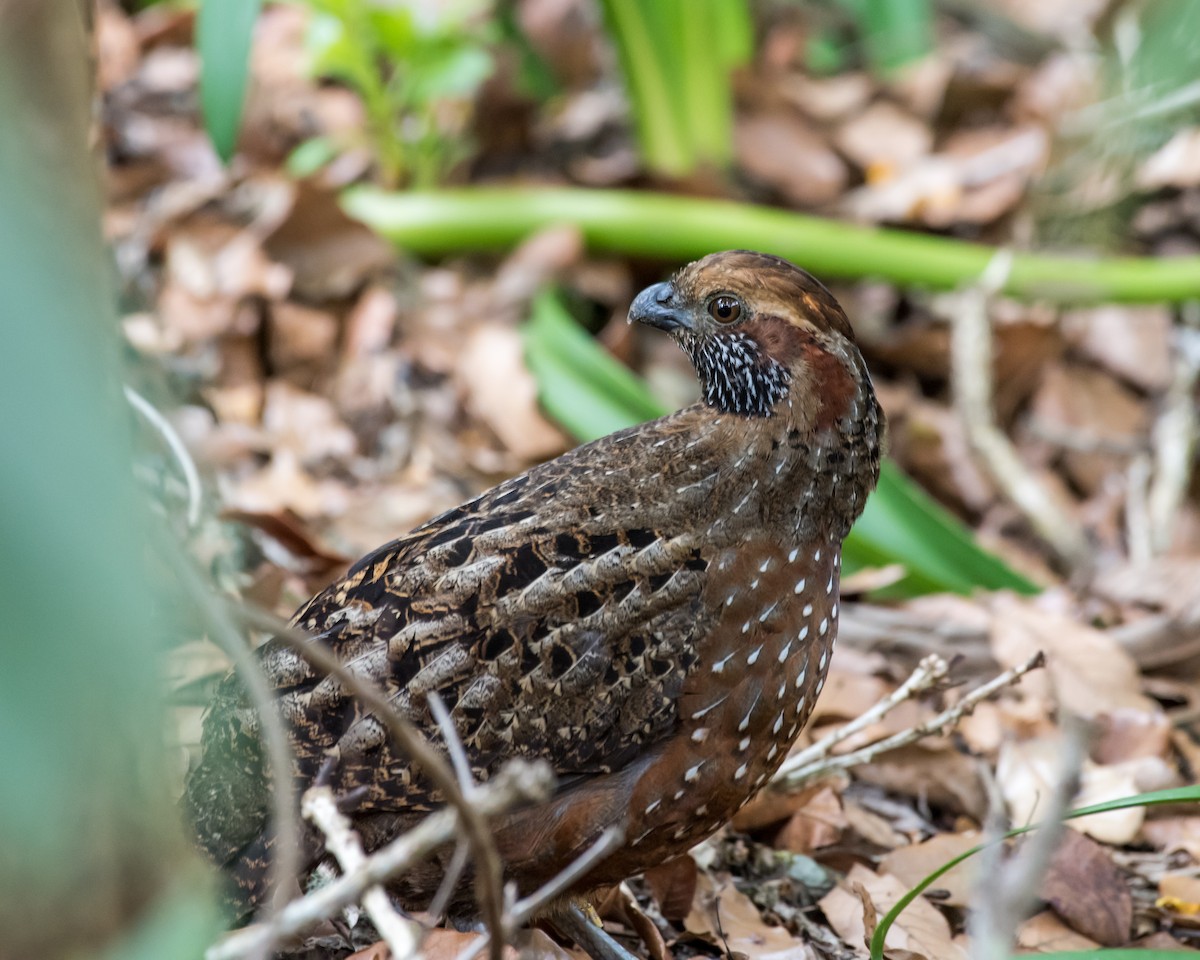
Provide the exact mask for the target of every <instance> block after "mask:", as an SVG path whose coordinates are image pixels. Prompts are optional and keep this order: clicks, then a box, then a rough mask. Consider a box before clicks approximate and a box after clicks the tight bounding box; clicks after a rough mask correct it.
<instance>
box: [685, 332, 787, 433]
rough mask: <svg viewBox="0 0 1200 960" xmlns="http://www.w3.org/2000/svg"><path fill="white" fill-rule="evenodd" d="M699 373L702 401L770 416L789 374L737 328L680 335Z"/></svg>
mask: <svg viewBox="0 0 1200 960" xmlns="http://www.w3.org/2000/svg"><path fill="white" fill-rule="evenodd" d="M679 343H680V346H682V347H683V349H684V350H686V351H687V353H688V356H690V357H691V359H692V365H693V366H694V367H695V368H696V373H697V374H698V375H699V377H700V384H701V387H702V391H703V394H704V402H705V403H707V404H708V405H709V406H710V407H715V408H716V409H718V410H720V411H722V412H724V413H736V414H739V415H741V416H744V417H769V416H771V414H772V412H773V409H774V407H775V404H777V403H778V402H779V401H780V400H782V399H783V398H784V397H786V396H787V392H788V387H789V386H790V384H791V382H792V375H791V373H790V371H789V370H788V368H787V367H785V366H784V365H783V364H781V363H779V361H777V360H775V359H774V358H772V357H770V356H768V355H767V354H765V353H763V351H762V349H761V348H760V347H759V345H758V342H757V341H756V340H755V339H754V338H753V337H750V336H747V335H746V334H744V333H741V332H740V331H736V330H734V331H730V332H729V333H719V334H716V335H714V336H707V337H697V336H695V335H694V334H691V333H683V334H680V336H679Z"/></svg>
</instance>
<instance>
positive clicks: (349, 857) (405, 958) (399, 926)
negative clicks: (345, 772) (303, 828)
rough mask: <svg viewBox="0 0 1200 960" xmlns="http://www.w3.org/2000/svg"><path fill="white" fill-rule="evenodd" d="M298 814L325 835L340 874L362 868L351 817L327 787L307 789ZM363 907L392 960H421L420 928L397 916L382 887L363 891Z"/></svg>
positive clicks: (360, 854) (360, 843)
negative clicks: (384, 942)
mask: <svg viewBox="0 0 1200 960" xmlns="http://www.w3.org/2000/svg"><path fill="white" fill-rule="evenodd" d="M300 812H301V814H303V816H304V817H305V819H307V820H311V821H312V822H313V823H314V824H315V825H316V827H317V829H319V830H320V831H321V833H323V834H324V835H325V849H326V850H328V851H329V852H330V853H332V854H333V855H334V857H335V858H336V859H337V862H338V864H339V865H340V866H341V868H342V872H343V873H353V872H354V871H355V870H360V869H362V865H363V863H364V862H365V861H366V859H367V855H366V854H365V853H364V852H363V848H362V841H361V840H360V839H359V837H358V834H357V833H355V832H354V829H353V828H352V827H351V826H350V818H349V817H347V816H346V815H345V814H344V813H342V811H341V810H339V809H338V805H337V800H336V799H335V798H334V796H333V791H332V790H331V789H330V788H329V787H326V786H319V787H309V789H308V790H306V791H305V792H304V797H303V798H302V799H301V801H300ZM362 905H363V909H364V910H366V912H367V915H368V916H369V917H370V918H371V922H372V923H374V924H375V929H376V930H378V931H379V935H380V936H381V937H383V939H384V940H385V941H386V942H387V945H388V946H389V947H390V948H391V951H392V957H393V958H395V960H420V957H421V937H422V930H421V925H420V924H419V923H417V922H416V921H415V920H409V919H407V918H405V917H402V916H401V915H400V914H399V913H397V912H396V908H395V907H393V906H392V901H391V900H390V899H389V898H388V895H387V891H385V890H384V889H383V887H381V886H379V885H375V886H373V887H368V888H367V889H366V890H365V891H363V895H362Z"/></svg>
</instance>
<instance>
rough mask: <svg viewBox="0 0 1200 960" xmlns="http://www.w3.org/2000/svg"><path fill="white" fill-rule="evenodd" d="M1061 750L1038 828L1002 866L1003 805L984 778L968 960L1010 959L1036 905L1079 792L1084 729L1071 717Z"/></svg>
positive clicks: (1066, 719)
mask: <svg viewBox="0 0 1200 960" xmlns="http://www.w3.org/2000/svg"><path fill="white" fill-rule="evenodd" d="M1062 727H1063V740H1064V742H1063V749H1062V752H1061V754H1060V755H1059V765H1058V770H1057V772H1056V777H1055V781H1054V785H1053V789H1052V790H1051V792H1050V796H1049V797H1048V798H1047V803H1046V809H1045V811H1044V812H1043V813H1042V815H1041V817H1040V819H1041V824H1042V825H1041V826H1040V827H1039V828H1038V829H1037V830H1036V831H1034V832H1033V833H1032V834H1028V835H1026V838H1025V841H1024V842H1023V843H1022V844H1021V849H1020V852H1019V853H1018V854H1017V855H1015V856H1014V857H1012V858H1011V859H1010V860H1009V861H1008V863H1007V864H1002V863H1001V852H1002V850H1003V844H1001V843H1000V842H999V840H1000V838H1001V837H1002V836H1003V834H1004V827H1005V825H1006V820H1005V817H1004V802H1003V800H1002V799H1001V798H1000V796H999V790H998V789H997V787H996V783H995V781H994V779H993V778H991V777H990V776H987V777H985V783H987V785H988V792H989V795H990V797H991V814H990V816H989V827H988V831H987V832H988V833H989V834H990V836H991V841H990V842H989V843H988V844H987V846H986V847H985V849H984V851H983V854H982V858H983V859H982V862H981V864H980V870H979V876H980V877H983V878H986V879H985V880H984V881H983V882H984V883H986V885H987V887H986V890H983V891H981V894H982V895H981V896H978V897H976V898H975V902H976V903H977V904H978V907H977V908H976V909H975V910H974V911H972V913H971V917H970V919H969V921H968V928H969V929H970V932H971V941H970V944H971V945H970V956H971V960H1008V958H1009V957H1010V956H1011V953H1012V946H1013V943H1014V941H1015V940H1016V935H1017V929H1018V927H1019V926H1020V924H1021V922H1022V921H1023V920H1024V919H1025V918H1026V917H1027V916H1028V915H1029V914H1030V912H1031V910H1032V907H1033V905H1034V904H1035V903H1036V902H1037V896H1038V890H1039V889H1041V885H1042V877H1044V876H1045V875H1046V870H1047V869H1048V868H1049V865H1050V858H1051V857H1052V856H1053V854H1054V850H1055V848H1056V847H1057V846H1058V839H1059V837H1060V836H1062V831H1063V830H1064V829H1065V826H1064V823H1063V819H1062V816H1063V813H1065V812H1066V809H1067V804H1069V803H1070V801H1071V798H1072V797H1073V796H1074V795H1075V793H1076V791H1077V790H1078V788H1079V772H1080V770H1082V769H1083V761H1084V758H1085V757H1086V749H1085V747H1086V744H1087V730H1086V727H1085V726H1084V724H1083V723H1081V722H1080V721H1079V720H1078V719H1076V718H1073V717H1064V718H1063V724H1062Z"/></svg>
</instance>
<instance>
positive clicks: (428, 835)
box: [205, 760, 554, 960]
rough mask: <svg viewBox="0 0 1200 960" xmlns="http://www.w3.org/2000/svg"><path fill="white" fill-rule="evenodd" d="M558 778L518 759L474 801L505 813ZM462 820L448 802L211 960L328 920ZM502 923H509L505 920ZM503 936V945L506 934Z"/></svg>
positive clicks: (240, 957) (487, 810)
mask: <svg viewBox="0 0 1200 960" xmlns="http://www.w3.org/2000/svg"><path fill="white" fill-rule="evenodd" d="M553 782H554V778H553V775H552V773H551V771H550V768H549V766H548V765H546V764H545V763H540V762H539V763H529V762H527V761H524V760H512V761H509V762H508V763H507V764H505V765H504V766H503V767H502V768H501V769H500V771H499V773H497V774H496V776H495V777H494V778H493V779H492V780H491V781H489V782H488V783H486V784H484V785H483V786H482V787H480V788H479V790H478V792H477V793H476V796H475V798H474V800H473V801H472V807H473V810H474V812H475V814H476V815H477V816H478V817H480V818H485V817H489V816H493V815H495V814H498V813H503V812H505V811H507V810H511V809H512V808H513V807H515V806H518V805H520V804H524V803H535V802H538V801H541V800H544V799H546V797H547V796H549V794H550V790H551V788H552V785H553ZM462 826H463V818H462V815H461V811H460V810H459V809H457V808H454V807H447V808H445V809H443V810H439V811H437V812H436V813H431V814H430V815H429V816H428V817H426V818H425V819H424V820H422V821H421V822H420V823H419V824H417V825H416V826H415V827H413V828H412V829H411V830H409V831H407V832H406V833H404V834H402V835H401V836H399V837H397V838H396V839H395V840H393V841H392V842H391V843H389V844H388V845H387V846H385V847H382V848H380V849H379V850H377V851H375V852H374V853H372V854H371V855H370V856H368V857H367V858H366V859H365V860H363V861H362V863H361V864H359V866H358V868H357V869H356V870H354V871H353V872H352V873H346V874H343V875H342V876H340V877H337V878H336V879H334V880H332V881H331V882H330V883H328V884H327V885H325V886H323V887H321V888H320V889H318V890H314V891H313V892H312V893H310V894H308V895H306V896H304V897H301V898H299V899H297V900H293V901H292V902H291V903H289V904H287V905H286V906H285V907H283V909H281V910H280V911H279V913H278V914H277V915H276V916H275V917H273V918H272V919H271V920H270V921H269V922H266V923H256V924H253V925H252V926H249V927H245V928H244V929H242V930H239V931H237V932H236V933H233V934H231V935H230V936H228V937H226V938H225V939H224V940H222V941H221V942H220V943H218V944H217V945H215V946H213V947H211V948H210V949H209V950H208V952H207V953H206V954H205V958H206V960H244V958H246V957H250V956H253V955H255V954H256V953H257V952H258V951H260V950H261V949H262V947H263V946H264V945H265V944H271V943H275V942H276V941H278V940H279V938H281V937H286V936H291V935H294V934H298V933H302V932H303V931H305V930H308V929H309V928H311V927H312V926H314V925H315V924H317V923H320V922H321V921H322V920H326V919H329V918H330V917H334V916H336V915H337V914H338V913H339V912H340V911H341V910H342V909H344V908H345V907H348V906H350V905H351V904H354V903H357V902H359V901H360V900H361V899H362V896H363V894H364V893H365V892H366V891H367V890H368V889H370V888H371V887H374V886H381V885H384V884H386V883H387V881H388V880H390V879H391V878H392V877H394V876H396V875H398V874H400V873H403V872H404V871H406V870H409V869H411V868H412V867H413V865H415V864H417V863H419V862H420V861H422V860H423V859H425V858H426V857H428V856H429V855H430V854H431V853H432V852H433V851H435V850H437V849H438V848H439V847H441V846H444V845H445V844H447V843H450V842H451V841H453V840H454V838H455V837H456V836H458V834H459V832H460V830H461V829H462ZM499 929H503V921H502V925H501V927H500V928H499ZM499 942H500V944H501V946H503V942H504V941H503V939H501V940H500V941H499ZM398 960H404V958H398Z"/></svg>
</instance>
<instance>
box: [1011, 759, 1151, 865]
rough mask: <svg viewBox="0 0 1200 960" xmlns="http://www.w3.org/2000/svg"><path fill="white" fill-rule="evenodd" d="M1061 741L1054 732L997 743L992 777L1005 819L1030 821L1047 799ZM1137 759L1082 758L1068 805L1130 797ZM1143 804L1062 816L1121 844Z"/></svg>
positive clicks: (1134, 831) (1138, 821) (1058, 768)
mask: <svg viewBox="0 0 1200 960" xmlns="http://www.w3.org/2000/svg"><path fill="white" fill-rule="evenodd" d="M1062 755H1063V751H1062V744H1061V742H1060V741H1059V739H1058V738H1057V737H1046V738H1041V739H1037V740H1027V741H1024V742H1021V743H1015V742H1012V741H1009V742H1006V743H1005V744H1004V745H1003V746H1002V747H1001V748H1000V756H999V759H998V761H997V763H996V779H997V781H998V782H999V784H1000V791H1001V793H1002V794H1003V795H1004V802H1005V805H1006V806H1007V808H1008V816H1009V820H1010V822H1012V823H1015V824H1027V823H1036V822H1037V821H1038V820H1039V819H1040V818H1041V816H1042V809H1043V808H1044V806H1045V804H1046V802H1047V799H1048V798H1049V797H1050V796H1052V794H1053V791H1054V786H1055V784H1056V783H1057V782H1058V780H1059V779H1060V777H1061V776H1062V774H1063V771H1062ZM1139 764H1140V761H1134V762H1131V763H1123V764H1115V765H1113V766H1107V767H1102V766H1099V765H1097V764H1095V763H1092V762H1091V761H1090V760H1085V761H1084V765H1083V770H1082V772H1081V774H1080V778H1079V779H1080V789H1079V793H1078V795H1077V796H1076V797H1075V800H1074V801H1073V803H1072V806H1075V807H1083V806H1090V805H1091V804H1095V803H1103V802H1104V801H1107V800H1117V799H1120V798H1122V797H1130V796H1133V795H1134V794H1135V793H1138V792H1139V785H1138V766H1139ZM1145 816H1146V812H1145V809H1144V808H1141V807H1133V808H1130V809H1128V810H1110V811H1108V812H1106V813H1094V814H1092V815H1091V816H1088V817H1079V818H1076V819H1074V820H1070V821H1068V823H1067V825H1068V826H1069V827H1071V828H1072V829H1075V830H1079V831H1081V832H1083V833H1086V834H1087V835H1088V836H1090V837H1094V838H1095V839H1097V840H1100V841H1102V842H1104V843H1111V844H1115V845H1123V844H1126V843H1130V842H1131V841H1132V840H1133V838H1134V837H1136V836H1137V835H1138V831H1139V830H1140V829H1141V826H1142V822H1143V821H1144V820H1145Z"/></svg>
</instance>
